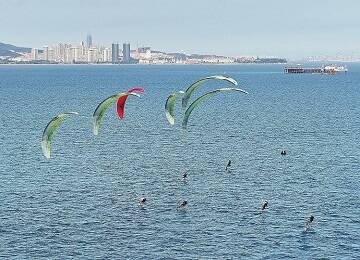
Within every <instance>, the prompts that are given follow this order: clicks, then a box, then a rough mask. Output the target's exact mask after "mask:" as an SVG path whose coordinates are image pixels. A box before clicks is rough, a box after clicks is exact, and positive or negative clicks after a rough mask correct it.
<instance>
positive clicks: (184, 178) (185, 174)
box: [182, 172, 187, 180]
mask: <svg viewBox="0 0 360 260" xmlns="http://www.w3.org/2000/svg"><path fill="white" fill-rule="evenodd" d="M182 178H183V180H186V178H187V172H184V174H183V176H182Z"/></svg>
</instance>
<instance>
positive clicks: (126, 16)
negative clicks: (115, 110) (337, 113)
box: [0, 0, 360, 58]
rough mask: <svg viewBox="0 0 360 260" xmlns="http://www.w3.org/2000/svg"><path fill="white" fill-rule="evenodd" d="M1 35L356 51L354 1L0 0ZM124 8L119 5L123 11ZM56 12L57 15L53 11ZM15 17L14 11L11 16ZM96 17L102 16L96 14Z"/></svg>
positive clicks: (295, 54)
mask: <svg viewBox="0 0 360 260" xmlns="http://www.w3.org/2000/svg"><path fill="white" fill-rule="evenodd" d="M0 8H1V9H2V16H1V17H0V24H2V26H0V27H1V39H0V41H2V42H8V43H12V44H15V45H18V46H21V45H22V46H25V47H40V46H44V45H46V44H47V43H49V42H54V43H56V42H62V41H63V39H66V40H67V41H68V42H70V43H73V44H76V43H78V39H79V35H81V36H82V38H84V36H83V35H85V36H86V33H91V34H92V35H96V36H95V37H94V39H92V41H93V43H94V44H98V45H102V46H111V44H112V43H113V42H125V41H128V42H131V43H132V45H133V46H138V47H140V46H156V48H157V49H161V50H164V51H167V52H171V51H183V52H185V53H201V54H203V53H206V54H221V55H227V56H241V55H259V56H277V57H288V58H300V57H304V56H310V55H338V54H344V55H345V54H346V55H351V54H357V55H358V54H359V47H358V46H360V36H359V35H358V34H357V28H358V27H359V25H360V19H359V18H358V16H357V10H359V9H360V2H358V1H354V0H345V1H342V2H339V1H331V0H330V1H326V3H325V1H316V2H314V1H310V0H303V1H302V2H301V3H289V2H287V1H282V0H277V1H272V2H268V1H267V2H265V1H264V2H261V3H259V2H252V1H251V2H250V1H235V0H225V1H215V0H208V1H205V0H199V1H188V0H185V1H183V2H182V4H181V5H179V4H176V3H172V2H169V1H164V0H156V1H152V2H151V3H149V2H148V1H144V0H139V1H136V2H133V1H129V0H122V1H114V0H104V1H101V2H99V1H91V0H89V1H87V2H86V5H84V3H83V2H80V1H70V0H63V1H58V2H51V3H50V2H44V1H40V0H29V1H23V0H9V1H6V2H5V1H0ZM124 10H126V12H125V11H124ZM59 13H61V14H62V15H56V14H59ZM14 17H15V18H14ZM99 18H101V19H99Z"/></svg>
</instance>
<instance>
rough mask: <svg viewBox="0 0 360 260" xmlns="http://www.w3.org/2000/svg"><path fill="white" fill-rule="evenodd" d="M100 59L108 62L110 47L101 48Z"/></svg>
mask: <svg viewBox="0 0 360 260" xmlns="http://www.w3.org/2000/svg"><path fill="white" fill-rule="evenodd" d="M102 61H103V62H109V61H110V49H109V48H105V49H103V57H102Z"/></svg>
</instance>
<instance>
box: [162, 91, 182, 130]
mask: <svg viewBox="0 0 360 260" xmlns="http://www.w3.org/2000/svg"><path fill="white" fill-rule="evenodd" d="M184 93H185V92H184V91H178V92H175V93H173V94H171V95H170V96H169V97H168V98H167V100H166V103H165V115H166V118H167V120H168V121H169V123H170V125H174V124H175V104H176V96H177V95H180V94H184Z"/></svg>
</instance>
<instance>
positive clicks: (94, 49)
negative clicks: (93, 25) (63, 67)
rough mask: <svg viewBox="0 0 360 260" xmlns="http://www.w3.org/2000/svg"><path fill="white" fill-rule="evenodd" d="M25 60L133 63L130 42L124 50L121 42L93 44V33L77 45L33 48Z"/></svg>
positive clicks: (76, 62) (36, 61) (34, 61)
mask: <svg viewBox="0 0 360 260" xmlns="http://www.w3.org/2000/svg"><path fill="white" fill-rule="evenodd" d="M23 60H28V61H31V62H33V63H65V64H71V63H73V64H81V63H120V62H122V63H131V58H130V44H129V43H124V44H123V48H122V51H120V48H119V44H118V43H113V44H112V47H111V48H107V47H98V46H96V45H94V44H93V42H92V37H91V35H88V36H87V38H86V43H84V42H83V41H82V42H81V43H80V44H79V45H77V46H75V45H71V44H66V43H65V44H64V43H59V44H56V45H52V46H44V47H43V49H37V48H33V49H31V54H30V55H25V56H24V57H23Z"/></svg>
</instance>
